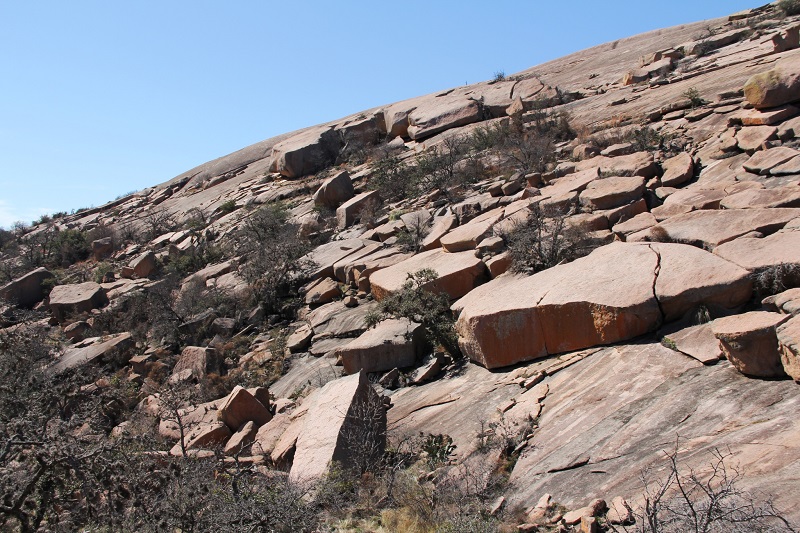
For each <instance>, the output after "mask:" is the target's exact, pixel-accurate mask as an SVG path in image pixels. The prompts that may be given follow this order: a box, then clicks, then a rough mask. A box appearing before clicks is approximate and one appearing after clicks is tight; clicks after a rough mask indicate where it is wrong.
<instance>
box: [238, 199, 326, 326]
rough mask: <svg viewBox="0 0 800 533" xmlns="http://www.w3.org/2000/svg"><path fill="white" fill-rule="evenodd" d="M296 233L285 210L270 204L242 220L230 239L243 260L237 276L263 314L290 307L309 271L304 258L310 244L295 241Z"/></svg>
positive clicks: (309, 248) (311, 267) (298, 238)
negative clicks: (251, 294)
mask: <svg viewBox="0 0 800 533" xmlns="http://www.w3.org/2000/svg"><path fill="white" fill-rule="evenodd" d="M298 229H299V228H298V226H297V224H294V223H292V222H290V221H289V211H288V210H287V209H286V207H285V206H283V205H280V204H270V205H267V206H265V207H262V208H261V209H259V210H257V211H254V212H253V213H252V214H251V215H250V217H249V218H246V219H245V220H244V221H243V222H242V224H241V228H240V229H239V231H238V233H237V234H236V235H235V237H234V238H235V240H236V244H237V245H238V247H239V250H238V251H239V253H243V254H244V255H245V257H246V258H247V262H246V263H245V264H244V265H243V266H242V267H240V269H239V272H240V273H241V274H242V275H243V276H244V278H245V279H246V280H247V281H248V283H250V285H251V286H252V287H253V289H254V291H255V293H256V296H257V298H258V299H259V301H260V302H261V305H262V306H263V307H264V310H265V311H267V312H280V311H281V310H282V308H283V304H288V305H289V306H290V307H291V306H293V305H294V304H295V303H296V301H297V293H296V289H297V287H298V285H299V284H300V283H302V282H303V281H304V280H305V279H306V278H307V277H308V275H309V274H310V272H311V271H312V269H313V266H314V264H313V262H312V261H311V260H310V259H309V258H308V257H306V254H307V253H308V252H310V251H311V249H312V246H311V243H310V242H308V240H306V239H301V238H300V237H299V235H298Z"/></svg>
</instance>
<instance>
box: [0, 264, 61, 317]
mask: <svg viewBox="0 0 800 533" xmlns="http://www.w3.org/2000/svg"><path fill="white" fill-rule="evenodd" d="M53 277H54V276H53V274H52V273H51V272H50V271H48V270H47V269H46V268H44V267H40V268H37V269H36V270H32V271H30V272H28V273H27V274H25V275H24V276H20V277H19V278H17V279H15V280H13V281H9V282H8V283H6V284H5V285H3V286H2V287H0V300H6V301H7V302H9V303H11V304H15V305H19V306H20V307H28V308H30V307H33V306H34V305H36V304H37V303H39V302H41V301H42V300H43V299H44V297H45V293H44V287H43V286H42V285H43V284H44V283H45V282H46V281H48V280H51V279H53Z"/></svg>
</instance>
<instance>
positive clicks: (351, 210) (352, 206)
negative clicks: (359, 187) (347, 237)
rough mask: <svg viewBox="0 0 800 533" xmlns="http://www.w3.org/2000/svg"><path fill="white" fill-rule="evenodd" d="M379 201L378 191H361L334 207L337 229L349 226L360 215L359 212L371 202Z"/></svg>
mask: <svg viewBox="0 0 800 533" xmlns="http://www.w3.org/2000/svg"><path fill="white" fill-rule="evenodd" d="M378 201H380V196H379V194H378V191H367V192H362V193H361V194H358V195H356V196H354V197H353V198H351V199H349V200H348V201H346V202H345V203H343V204H342V205H340V206H339V207H338V208H337V209H336V224H337V226H338V228H339V229H345V228H347V227H349V226H351V225H352V224H353V223H354V222H355V221H356V219H357V218H358V217H359V216H360V215H361V212H362V211H363V210H364V209H365V208H366V207H367V206H369V205H370V204H371V203H372V204H375V203H377V202H378Z"/></svg>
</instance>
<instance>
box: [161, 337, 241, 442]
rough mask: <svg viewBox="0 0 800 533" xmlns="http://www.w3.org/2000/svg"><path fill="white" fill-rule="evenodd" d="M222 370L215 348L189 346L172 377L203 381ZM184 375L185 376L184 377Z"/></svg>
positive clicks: (183, 352)
mask: <svg viewBox="0 0 800 533" xmlns="http://www.w3.org/2000/svg"><path fill="white" fill-rule="evenodd" d="M221 369H222V362H221V361H220V357H219V354H218V353H217V351H216V350H215V349H214V348H204V347H202V346H187V347H186V348H184V349H183V351H182V352H181V355H180V357H178V362H177V363H175V367H174V368H173V369H172V376H173V377H176V378H177V377H179V376H180V377H181V378H183V377H187V378H193V379H196V380H201V379H203V378H204V377H206V376H207V375H208V374H212V373H213V374H219V373H220V371H221ZM184 373H185V374H186V375H185V376H183V374H184ZM234 431H235V430H234Z"/></svg>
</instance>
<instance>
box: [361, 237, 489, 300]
mask: <svg viewBox="0 0 800 533" xmlns="http://www.w3.org/2000/svg"><path fill="white" fill-rule="evenodd" d="M424 268H428V269H432V270H434V271H435V272H436V274H437V278H436V279H435V280H434V281H432V282H430V283H428V284H427V285H425V288H426V289H428V290H431V291H434V292H444V293H447V294H448V295H449V296H450V298H451V299H455V298H460V297H462V296H464V295H465V294H467V293H468V292H470V291H471V290H472V289H474V288H475V287H477V286H478V285H480V284H481V283H483V282H484V281H485V280H486V279H487V275H486V265H484V264H483V262H482V261H481V260H480V259H478V258H477V257H475V254H474V252H472V251H467V252H457V253H449V252H445V251H444V250H442V249H438V250H429V251H427V252H422V253H419V254H417V255H415V256H413V257H411V258H409V259H406V260H405V261H403V262H401V263H397V264H396V265H392V266H390V267H387V268H384V269H382V270H378V271H377V272H374V273H373V274H372V275H371V276H370V278H369V280H370V284H371V285H372V294H373V296H375V298H377V299H378V300H380V299H382V298H385V297H386V296H388V295H389V294H391V293H393V292H396V291H398V290H400V289H401V288H402V287H403V284H404V283H405V282H406V281H407V280H408V275H409V274H413V273H414V272H417V271H419V270H422V269H424Z"/></svg>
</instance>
